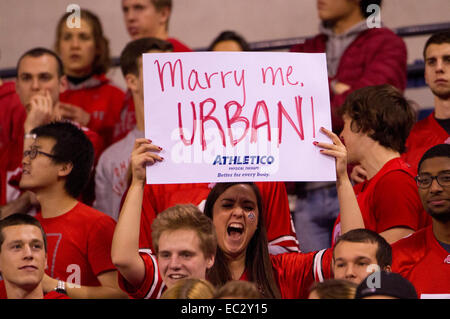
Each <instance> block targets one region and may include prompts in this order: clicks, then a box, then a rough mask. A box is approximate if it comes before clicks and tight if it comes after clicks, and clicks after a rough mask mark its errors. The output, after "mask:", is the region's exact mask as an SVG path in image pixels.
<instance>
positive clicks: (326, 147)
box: [314, 127, 348, 179]
mask: <svg viewBox="0 0 450 319" xmlns="http://www.w3.org/2000/svg"><path fill="white" fill-rule="evenodd" d="M320 131H321V132H322V133H324V134H325V135H326V136H328V137H329V138H330V139H331V141H332V142H333V144H329V143H324V142H314V145H316V146H318V147H321V148H322V149H321V150H320V152H321V153H322V154H325V155H329V156H333V157H334V158H335V159H336V176H337V178H338V179H341V178H345V177H347V178H348V174H347V149H346V148H345V145H344V144H343V143H342V141H341V139H340V138H339V136H337V135H336V134H334V133H333V132H332V131H329V130H327V129H326V128H324V127H322V128H320Z"/></svg>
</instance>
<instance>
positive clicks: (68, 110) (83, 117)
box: [59, 102, 91, 126]
mask: <svg viewBox="0 0 450 319" xmlns="http://www.w3.org/2000/svg"><path fill="white" fill-rule="evenodd" d="M59 110H60V114H61V117H62V118H64V119H67V120H71V121H74V122H77V123H78V124H80V125H81V126H87V125H88V124H89V121H90V120H91V114H89V113H88V112H86V111H85V110H83V109H82V108H81V107H79V106H76V105H73V104H69V103H62V102H61V103H60V105H59Z"/></svg>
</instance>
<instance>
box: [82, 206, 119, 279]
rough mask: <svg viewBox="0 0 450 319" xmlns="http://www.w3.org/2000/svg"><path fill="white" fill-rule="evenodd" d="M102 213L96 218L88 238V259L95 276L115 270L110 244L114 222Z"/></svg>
mask: <svg viewBox="0 0 450 319" xmlns="http://www.w3.org/2000/svg"><path fill="white" fill-rule="evenodd" d="M102 214H103V213H102ZM103 215H104V216H101V217H100V218H97V220H96V222H95V223H94V225H93V227H92V229H90V231H89V238H88V245H89V246H88V250H87V255H88V261H89V264H90V265H91V267H92V271H93V273H94V274H95V275H96V276H98V275H99V274H101V273H102V272H105V271H115V270H116V268H115V267H114V264H113V263H112V260H111V244H112V238H113V235H114V228H115V226H116V222H115V221H114V219H112V218H111V217H109V216H108V215H105V214H103Z"/></svg>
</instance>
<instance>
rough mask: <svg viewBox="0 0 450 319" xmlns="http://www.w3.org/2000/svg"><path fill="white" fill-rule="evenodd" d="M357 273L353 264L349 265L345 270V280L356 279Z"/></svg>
mask: <svg viewBox="0 0 450 319" xmlns="http://www.w3.org/2000/svg"><path fill="white" fill-rule="evenodd" d="M355 277H356V276H355V272H354V269H353V265H351V264H347V266H346V268H345V279H353V278H355Z"/></svg>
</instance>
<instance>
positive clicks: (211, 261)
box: [206, 256, 215, 269]
mask: <svg viewBox="0 0 450 319" xmlns="http://www.w3.org/2000/svg"><path fill="white" fill-rule="evenodd" d="M214 261H215V256H211V257H208V258H207V261H206V269H211V267H212V266H213V265H214Z"/></svg>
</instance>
